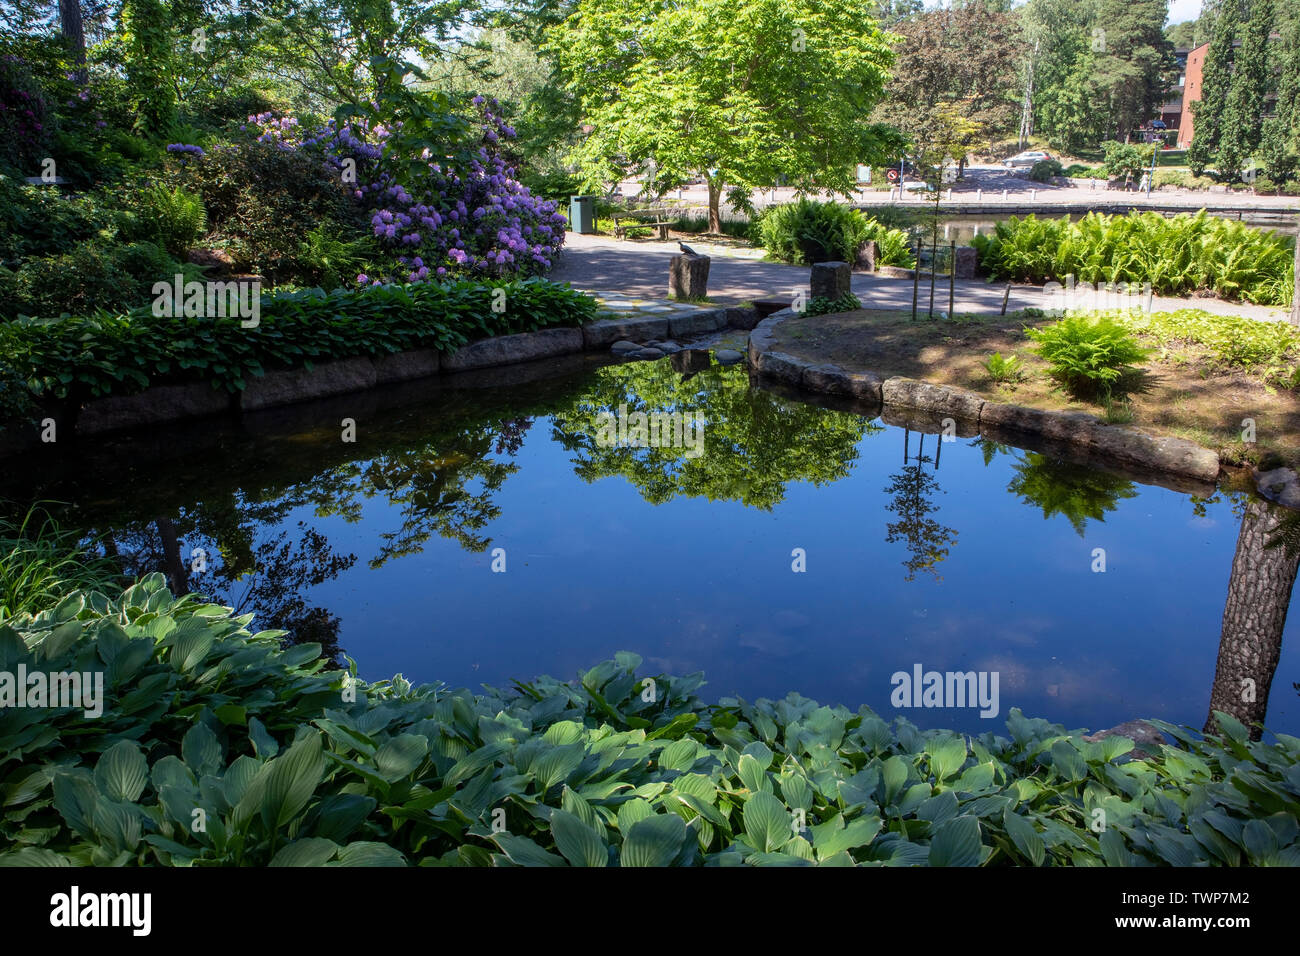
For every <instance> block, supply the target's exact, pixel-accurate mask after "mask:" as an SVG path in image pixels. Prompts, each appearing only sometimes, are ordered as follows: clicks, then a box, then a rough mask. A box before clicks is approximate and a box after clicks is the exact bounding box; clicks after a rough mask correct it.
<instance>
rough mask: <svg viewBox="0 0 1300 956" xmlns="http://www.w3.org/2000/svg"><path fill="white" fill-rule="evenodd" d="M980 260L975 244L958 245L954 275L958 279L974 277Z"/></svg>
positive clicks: (954, 260) (954, 261) (954, 262)
mask: <svg viewBox="0 0 1300 956" xmlns="http://www.w3.org/2000/svg"><path fill="white" fill-rule="evenodd" d="M979 261H980V259H979V253H978V252H977V251H976V250H975V247H974V246H958V247H957V251H956V253H955V254H954V259H953V275H954V276H955V277H956V278H958V279H974V278H975V271H976V269H977V268H978V267H979Z"/></svg>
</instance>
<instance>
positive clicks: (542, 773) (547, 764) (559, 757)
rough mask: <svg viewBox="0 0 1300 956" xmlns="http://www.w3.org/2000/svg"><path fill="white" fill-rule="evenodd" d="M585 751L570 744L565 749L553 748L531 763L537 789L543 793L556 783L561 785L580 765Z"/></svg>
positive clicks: (576, 745)
mask: <svg viewBox="0 0 1300 956" xmlns="http://www.w3.org/2000/svg"><path fill="white" fill-rule="evenodd" d="M585 756H586V751H585V750H584V749H583V746H582V744H570V745H568V746H565V747H553V748H551V749H550V750H548V751H547V752H546V753H544V754H542V755H541V756H540V757H538V758H537V759H536V760H534V761H533V767H532V770H533V774H534V776H536V778H537V782H538V784H539V786H538V789H539V790H540V791H541V792H542V793H545V792H546V791H548V790H550V789H551V787H553V786H555V785H556V784H557V783H563V782H564V781H565V780H567V779H568V778H569V775H570V774H571V773H573V771H575V770H577V769H578V765H579V764H580V763H582V759H583V757H585Z"/></svg>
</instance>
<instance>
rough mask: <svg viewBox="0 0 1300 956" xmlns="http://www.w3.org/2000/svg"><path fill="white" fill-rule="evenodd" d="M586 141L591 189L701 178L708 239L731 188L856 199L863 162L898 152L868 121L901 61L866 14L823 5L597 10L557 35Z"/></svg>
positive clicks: (808, 1)
mask: <svg viewBox="0 0 1300 956" xmlns="http://www.w3.org/2000/svg"><path fill="white" fill-rule="evenodd" d="M544 52H546V54H547V55H548V56H551V57H553V58H554V60H555V62H556V64H557V66H558V69H559V72H560V75H561V76H562V78H563V81H564V84H565V88H566V89H567V90H568V91H570V92H571V93H572V94H573V96H574V97H575V99H576V101H577V102H578V104H579V105H580V107H581V113H582V117H583V121H584V123H585V124H586V125H588V126H589V127H590V129H591V132H590V135H589V136H588V137H587V138H586V140H585V141H583V143H582V144H581V145H580V146H579V147H578V148H577V149H576V150H575V151H574V153H573V159H574V161H575V162H576V163H577V164H578V166H579V169H580V171H581V174H582V177H583V179H584V182H585V184H586V185H587V186H589V187H598V186H602V185H607V184H610V183H614V182H617V181H619V180H620V179H622V178H624V177H625V176H627V175H629V174H632V173H634V172H637V171H641V172H644V173H646V174H647V176H648V177H649V180H650V182H649V186H650V190H651V192H659V193H662V192H663V191H665V190H667V189H669V188H672V187H674V186H678V185H681V184H682V183H684V182H686V181H688V180H690V179H691V178H693V177H696V176H699V177H702V178H703V179H704V181H705V183H706V184H707V185H708V190H709V229H710V230H711V231H714V232H717V231H720V229H721V215H720V212H719V209H720V202H721V198H722V193H723V189H724V187H725V186H727V185H730V186H731V187H733V191H732V192H731V193H730V195H729V199H730V201H731V202H732V204H733V205H740V206H743V205H744V204H745V202H746V197H747V192H748V190H751V189H754V188H760V187H766V186H770V185H772V184H774V183H776V182H777V181H778V180H784V181H785V182H788V183H790V184H792V185H794V186H796V187H799V188H801V189H826V190H833V191H840V192H845V193H847V192H848V191H849V190H850V189H852V188H853V187H854V185H855V175H854V166H855V164H857V163H876V164H880V163H882V162H884V161H886V160H887V153H888V152H889V148H890V147H891V146H892V145H894V144H893V142H892V141H891V139H890V137H889V136H888V135H887V133H886V131H884V130H882V129H880V128H878V127H873V126H872V125H870V124H869V123H867V122H865V121H864V117H866V116H868V115H869V114H870V112H871V109H872V107H873V106H874V105H875V103H876V101H877V100H878V99H879V98H880V96H881V94H882V92H883V90H884V85H885V79H886V70H887V69H888V67H889V65H890V62H891V55H890V51H889V46H888V43H887V40H886V37H885V35H884V34H883V33H881V32H880V30H879V29H877V27H876V25H875V23H874V22H873V21H872V19H871V17H870V14H869V12H868V11H867V8H866V7H865V6H856V5H850V6H847V7H831V6H827V5H825V4H822V3H820V2H816V0H690V2H685V3H680V4H677V3H674V4H668V3H660V2H657V0H640V2H638V3H633V4H631V5H629V4H627V3H626V2H623V0H589V2H586V3H583V4H582V5H580V6H579V7H577V8H576V9H575V11H574V12H573V13H572V14H571V15H570V16H569V17H568V18H567V19H565V20H564V22H563V23H561V24H559V25H558V26H556V27H555V28H553V29H552V30H550V31H549V32H548V34H547V45H546V47H545V48H544Z"/></svg>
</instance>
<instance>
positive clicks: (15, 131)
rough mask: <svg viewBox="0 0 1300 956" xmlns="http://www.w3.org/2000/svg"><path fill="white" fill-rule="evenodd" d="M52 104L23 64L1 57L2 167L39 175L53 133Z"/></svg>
mask: <svg viewBox="0 0 1300 956" xmlns="http://www.w3.org/2000/svg"><path fill="white" fill-rule="evenodd" d="M49 114H50V110H49V104H48V103H47V102H46V99H45V95H44V94H43V93H42V92H41V88H40V86H39V85H38V84H37V82H36V81H35V80H34V79H33V78H32V75H31V73H30V72H29V71H28V70H27V68H26V66H25V65H24V64H23V62H22V60H20V59H18V57H16V56H0V164H3V165H6V166H11V167H13V168H14V169H16V170H18V171H20V172H22V174H23V175H25V176H34V175H38V174H39V173H40V171H41V169H40V162H41V159H42V158H43V157H44V156H46V155H48V153H47V149H48V146H47V144H48V142H49V136H50V133H51V132H52V130H51V128H50V127H51V125H52V121H51V118H50V115H49Z"/></svg>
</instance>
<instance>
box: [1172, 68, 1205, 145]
mask: <svg viewBox="0 0 1300 956" xmlns="http://www.w3.org/2000/svg"><path fill="white" fill-rule="evenodd" d="M1209 49H1210V45H1209V44H1208V43H1202V44H1201V45H1200V46H1198V47H1197V48H1196V49H1194V50H1190V51H1188V54H1187V66H1186V67H1185V68H1184V70H1183V76H1182V80H1181V83H1182V87H1183V109H1182V115H1181V116H1180V117H1179V119H1178V147H1179V149H1186V148H1187V147H1188V146H1191V145H1192V136H1193V135H1194V133H1195V130H1194V129H1193V128H1192V104H1193V103H1195V102H1196V101H1197V100H1199V99H1200V98H1201V92H1202V86H1201V84H1202V80H1201V74H1202V73H1203V72H1204V70H1205V54H1206V52H1207V51H1208V50H1209Z"/></svg>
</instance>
